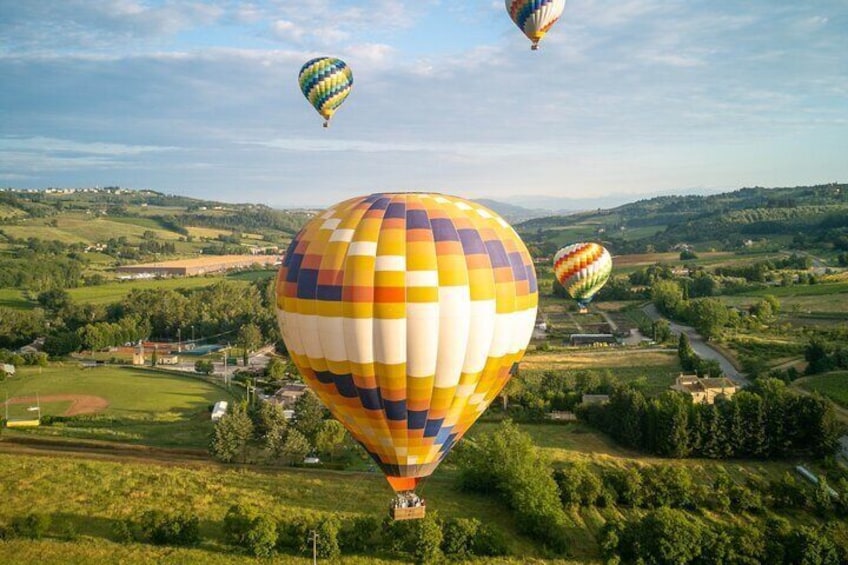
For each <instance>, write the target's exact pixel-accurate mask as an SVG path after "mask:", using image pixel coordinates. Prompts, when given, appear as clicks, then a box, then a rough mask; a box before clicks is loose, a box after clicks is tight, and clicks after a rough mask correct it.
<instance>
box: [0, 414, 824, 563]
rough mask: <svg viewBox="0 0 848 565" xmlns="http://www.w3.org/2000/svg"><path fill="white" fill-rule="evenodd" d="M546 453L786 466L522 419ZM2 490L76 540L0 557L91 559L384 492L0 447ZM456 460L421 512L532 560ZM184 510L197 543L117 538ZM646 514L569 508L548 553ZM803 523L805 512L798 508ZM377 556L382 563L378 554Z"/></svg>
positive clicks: (429, 489) (582, 552)
mask: <svg viewBox="0 0 848 565" xmlns="http://www.w3.org/2000/svg"><path fill="white" fill-rule="evenodd" d="M495 426H496V425H495V424H491V423H479V424H477V425H475V426H474V427H473V428H472V430H471V432H470V434H469V436H470V437H471V438H473V437H474V436H475V435H478V434H480V433H485V432H491V431H493V430H495V429H496V428H495ZM520 427H521V429H522V430H524V431H526V432H528V433H529V434H530V435H531V436H532V437H533V439H534V441H535V442H536V443H537V444H538V445H539V446H540V447H542V449H543V450H544V451H545V452H547V454H548V455H549V456H550V458H551V459H552V460H553V462H554V464H555V465H556V464H561V463H563V462H566V461H584V462H586V463H588V464H589V465H604V466H610V465H612V466H627V465H634V464H635V465H645V464H672V465H684V466H686V467H688V468H689V469H690V471H691V472H692V473H693V476H696V477H701V478H702V480H703V481H710V480H712V477H714V476H716V475H717V474H718V473H719V472H720V471H721V470H722V469H724V470H726V471H727V472H728V473H729V474H730V475H731V477H733V479H734V480H737V481H742V480H744V479H745V478H746V477H758V478H761V479H766V480H769V479H773V478H778V477H780V476H782V475H783V473H785V472H786V471H789V470H791V469H792V465H793V463H787V462H776V463H775V462H767V463H761V462H748V461H730V462H724V463H723V462H715V461H703V460H685V461H669V460H667V459H656V458H647V457H639V456H636V455H634V454H632V453H628V452H626V451H625V450H622V449H620V448H617V447H615V446H614V445H612V444H610V442H609V440H607V439H606V438H605V437H604V436H602V435H601V434H598V433H596V432H593V431H591V430H590V429H588V428H585V427H584V426H582V425H573V424H565V425H557V424H547V425H529V424H528V425H521V426H520ZM0 468H2V469H3V473H4V475H3V477H4V480H3V481H0V499H2V500H3V508H4V515H6V516H17V515H21V514H25V513H28V512H38V513H44V514H49V515H50V516H51V517H52V524H53V525H52V526H51V530H50V531H49V532H48V537H49V538H54V537H60V536H62V533H63V532H64V531H66V530H67V529H68V527H69V526H71V527H72V529H73V530H74V531H75V532H76V534H77V536H78V539H76V540H74V541H65V542H60V541H58V540H56V539H47V540H41V541H32V540H8V541H6V542H0V557H4V558H11V557H14V562H15V563H43V562H68V561H72V562H80V563H87V562H96V561H97V560H98V559H101V560H106V561H110V562H122V563H149V562H168V563H255V562H256V561H255V560H254V559H252V558H248V557H246V556H243V555H240V554H238V553H236V552H234V550H233V549H232V548H229V547H227V546H225V545H224V544H223V543H222V541H221V539H222V530H221V526H222V520H223V517H224V515H225V513H226V511H227V508H228V507H229V506H230V505H232V504H236V503H238V504H241V505H244V506H247V507H250V508H255V509H258V510H260V511H261V512H262V513H264V514H267V515H269V516H272V517H274V518H276V519H287V518H291V517H293V516H297V515H314V514H321V513H328V512H332V513H337V514H340V515H342V516H349V515H352V514H360V513H367V514H371V515H375V516H382V515H384V513H385V508H386V504H387V502H388V500H389V499H390V497H391V490H390V489H389V487H388V484H387V483H386V482H385V481H384V479H383V478H382V476H381V475H380V474H379V473H345V472H333V471H324V470H317V469H308V470H306V469H303V470H296V469H281V470H259V469H255V468H254V469H250V468H238V467H234V466H222V465H218V464H215V463H212V462H209V463H204V462H192V463H191V464H190V465H189V464H179V463H176V464H171V465H169V464H165V463H162V462H155V461H150V462H143V463H142V462H137V461H124V462H113V461H108V460H96V459H93V458H91V457H88V456H84V455H83V456H81V457H80V458H77V457H62V458H58V457H46V456H37V455H19V454H6V453H0ZM455 473H456V471H455V469H452V468H451V466H450V465H449V461H447V462H446V464H445V465H442V466H441V467H440V468H439V469H438V470H437V471H436V473H435V474H434V475H433V477H431V478H430V479H429V480H428V481H427V482H426V483H424V485H423V487H422V488H420V492H421V494H422V495H423V496H425V497H426V499H427V506H428V511H430V512H432V511H436V512H438V515H439V516H440V517H442V518H451V517H463V518H477V519H479V520H481V521H482V522H483V523H486V524H488V525H490V526H491V527H493V528H495V529H497V530H498V531H500V532H501V533H503V535H504V536H505V538H506V541H507V543H508V545H509V549H510V551H511V553H512V554H513V555H517V556H521V557H515V558H513V559H511V560H505V559H496V560H488V561H486V560H480V561H475V562H478V563H484V562H485V563H528V562H539V561H536V560H541V559H544V557H545V554H544V552H543V550H542V549H540V548H539V547H538V546H537V545H536V544H533V543H532V542H531V541H530V540H528V539H526V538H524V537H523V536H520V535H517V534H516V533H515V532H516V524H515V521H514V519H513V518H512V515H511V512H509V511H507V510H506V509H505V508H504V507H503V505H502V504H501V503H500V502H498V501H497V499H496V498H494V497H486V496H481V495H472V494H467V493H463V492H460V491H458V490H457V488H456V486H455ZM152 508H158V509H169V510H182V511H190V512H192V513H194V514H196V515H198V516H200V517H201V522H200V530H201V536H202V538H203V541H202V543H201V545H200V546H199V547H197V548H195V549H178V548H167V549H165V548H160V547H155V546H150V545H143V544H128V545H123V544H118V543H116V542H115V541H114V534H113V528H114V525H115V523H116V522H117V521H118V520H122V519H128V518H129V519H132V518H137V517H138V516H139V515H140V514H141V513H142V512H144V511H146V510H148V509H152ZM639 514H641V511H639V510H631V509H625V508H615V509H604V508H582V509H572V510H569V511H568V512H567V515H568V518H569V523H568V525H567V532H568V537H569V540H570V543H569V547H570V555H571V559H573V561H564V560H563V561H544V562H546V563H568V562H571V563H600V560H599V552H598V547H597V544H596V541H595V539H596V535H597V533H598V531H599V529H600V527H601V526H602V525H603V524H604V522H605V521H606V520H608V519H609V518H610V517H613V516H615V517H619V518H624V519H628V518H631V517H633V516H635V515H639ZM801 518H802V519H803V521H804V522H806V521H808V520H807V518H808V517H806V516H801ZM709 519H710V520H713V521H716V522H719V523H723V522H747V521H749V520H751V519H752V518H751V517H748V516H741V515H740V516H734V515H729V514H715V513H709ZM381 559H382V561H381ZM273 562H274V563H304V564H306V563H309V561H308V560H305V559H304V558H300V557H295V556H293V555H285V554H284V555H279V556H277V558H275V559H274V560H273ZM338 562H340V563H383V562H384V563H401V562H405V561H403V560H393V559H391V558H389V557H386V556H384V555H381V554H380V550H379V549H376V548H375V549H374V550H373V551H372V552H369V556H368V557H365V556H346V557H344V558H343V559H341V560H339V561H338Z"/></svg>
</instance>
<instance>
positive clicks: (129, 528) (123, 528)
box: [112, 520, 136, 543]
mask: <svg viewBox="0 0 848 565" xmlns="http://www.w3.org/2000/svg"><path fill="white" fill-rule="evenodd" d="M134 529H135V528H134V527H133V523H132V521H130V520H118V521H116V522H115V523H114V524H112V537H113V538H114V539H115V541H116V542H118V543H132V542H134V541H135V540H136V535H135V533H134Z"/></svg>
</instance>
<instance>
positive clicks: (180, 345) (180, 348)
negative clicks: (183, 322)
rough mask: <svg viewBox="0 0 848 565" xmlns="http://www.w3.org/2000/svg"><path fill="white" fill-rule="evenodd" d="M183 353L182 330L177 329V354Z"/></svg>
mask: <svg viewBox="0 0 848 565" xmlns="http://www.w3.org/2000/svg"><path fill="white" fill-rule="evenodd" d="M182 351H183V337H182V328H177V353H182Z"/></svg>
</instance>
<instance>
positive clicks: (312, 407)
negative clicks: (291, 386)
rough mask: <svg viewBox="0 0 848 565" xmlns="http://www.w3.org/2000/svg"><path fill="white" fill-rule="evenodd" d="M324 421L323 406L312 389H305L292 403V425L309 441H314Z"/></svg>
mask: <svg viewBox="0 0 848 565" xmlns="http://www.w3.org/2000/svg"><path fill="white" fill-rule="evenodd" d="M323 421H324V407H323V406H322V405H321V401H320V400H318V397H317V396H316V395H315V393H313V392H312V391H309V390H307V391H306V392H305V393H304V394H302V395H301V396H300V398H298V399H297V401H296V402H295V403H294V427H295V428H297V429H298V430H299V431H300V432H301V433H302V434H303V435H304V436H305V437H306V439H307V440H308V441H309V443H314V442H315V436H316V435H317V434H318V430H319V429H321V422H323Z"/></svg>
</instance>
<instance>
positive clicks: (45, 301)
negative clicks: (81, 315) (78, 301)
mask: <svg viewBox="0 0 848 565" xmlns="http://www.w3.org/2000/svg"><path fill="white" fill-rule="evenodd" d="M38 303H39V304H41V306H42V307H44V309H45V310H47V311H49V312H52V313H54V314H55V313H57V312H58V311H59V310H61V309H62V308H65V307H66V306H68V305H70V304H71V295H70V294H68V291H67V290H64V289H61V288H54V289H51V290H45V291H44V292H41V293H39V294H38Z"/></svg>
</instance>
